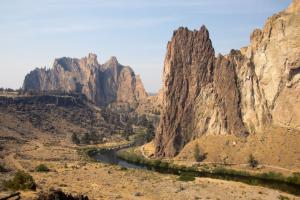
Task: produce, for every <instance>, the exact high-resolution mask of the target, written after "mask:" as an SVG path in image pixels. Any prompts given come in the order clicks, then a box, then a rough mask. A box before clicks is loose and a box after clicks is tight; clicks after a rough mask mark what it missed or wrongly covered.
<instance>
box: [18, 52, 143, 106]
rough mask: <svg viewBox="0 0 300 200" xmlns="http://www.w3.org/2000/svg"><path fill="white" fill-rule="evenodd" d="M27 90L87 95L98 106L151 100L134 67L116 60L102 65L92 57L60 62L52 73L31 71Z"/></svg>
mask: <svg viewBox="0 0 300 200" xmlns="http://www.w3.org/2000/svg"><path fill="white" fill-rule="evenodd" d="M23 89H24V90H25V91H31V90H32V91H65V92H78V93H83V94H85V95H86V97H87V98H88V99H89V100H91V101H93V102H94V103H95V104H96V105H98V106H105V105H108V104H110V103H112V102H125V103H129V104H136V103H137V102H139V101H140V100H141V99H143V98H146V97H147V96H148V95H147V93H146V91H145V89H144V86H143V84H142V81H141V80H140V78H139V77H137V76H136V75H135V73H134V71H133V70H132V69H131V68H130V67H128V66H123V65H121V64H119V63H118V60H117V59H116V57H112V58H110V60H109V61H107V62H106V63H104V64H103V65H101V64H99V63H98V61H97V56H96V55H95V54H92V53H90V54H89V55H88V56H87V57H84V58H81V59H77V58H66V57H63V58H58V59H55V61H54V64H53V67H52V68H51V69H47V70H46V69H44V68H42V69H35V70H33V71H31V72H30V73H29V74H27V75H26V77H25V80H24V83H23Z"/></svg>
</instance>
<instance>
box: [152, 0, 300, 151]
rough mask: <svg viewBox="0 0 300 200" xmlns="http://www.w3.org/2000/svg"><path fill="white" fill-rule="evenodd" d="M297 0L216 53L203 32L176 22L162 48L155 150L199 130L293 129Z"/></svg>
mask: <svg viewBox="0 0 300 200" xmlns="http://www.w3.org/2000/svg"><path fill="white" fill-rule="evenodd" d="M299 58H300V1H299V0H294V2H293V3H292V4H291V5H290V6H289V8H287V9H286V10H285V11H282V12H280V13H279V14H275V15H274V16H272V17H270V18H269V19H268V21H267V23H266V24H265V26H264V28H263V29H262V30H259V29H257V30H255V31H254V32H253V33H252V35H251V44H250V45H249V46H248V47H245V48H242V49H241V50H232V51H231V52H230V54H229V55H226V56H222V55H218V56H217V57H215V52H214V49H213V47H212V43H211V40H210V38H209V33H208V30H207V29H206V28H205V27H204V26H202V27H201V29H200V30H199V31H196V30H195V31H190V30H188V29H187V28H179V29H178V30H177V31H175V32H174V34H173V37H172V39H171V41H170V42H169V43H168V46H167V54H166V57H165V63H164V83H163V103H162V106H163V109H162V115H161V120H160V125H159V127H158V129H157V133H156V138H155V143H156V155H157V156H166V157H172V156H174V155H176V154H177V153H178V152H179V151H180V150H181V149H182V148H183V146H184V145H185V144H186V143H188V142H189V141H191V140H192V139H195V138H197V137H199V136H203V135H208V134H215V135H219V134H222V135H226V134H235V135H238V136H247V135H248V134H253V133H255V132H257V131H261V130H262V129H263V128H264V127H265V126H268V125H272V126H281V127H282V126H285V127H289V128H296V129H300V112H299V109H297V108H299V107H300V97H299V95H298V94H299V93H300V73H299V72H300V59H299Z"/></svg>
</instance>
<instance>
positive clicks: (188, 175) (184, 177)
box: [177, 172, 195, 181]
mask: <svg viewBox="0 0 300 200" xmlns="http://www.w3.org/2000/svg"><path fill="white" fill-rule="evenodd" d="M177 180H179V181H194V180H195V174H194V173H192V172H183V173H181V174H180V176H179V177H178V179H177Z"/></svg>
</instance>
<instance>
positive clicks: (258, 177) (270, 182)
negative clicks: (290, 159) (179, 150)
mask: <svg viewBox="0 0 300 200" xmlns="http://www.w3.org/2000/svg"><path fill="white" fill-rule="evenodd" d="M137 152H138V151H136V149H135V148H129V149H124V150H120V151H119V152H118V153H117V155H118V157H119V158H121V159H123V160H125V161H127V162H129V163H134V164H136V165H140V166H144V167H147V168H148V169H150V170H154V171H158V172H161V173H171V174H176V175H182V174H186V173H189V176H195V177H197V176H199V177H209V178H215V179H223V180H233V181H238V182H243V183H246V184H250V185H259V186H264V187H269V188H272V189H278V190H281V191H285V192H289V193H291V194H295V195H298V196H300V173H293V174H292V175H291V176H284V175H283V174H281V173H276V172H272V171H270V172H265V173H250V172H248V171H241V170H235V169H231V168H227V167H224V166H222V165H215V166H214V167H212V166H208V165H199V166H197V165H195V166H190V167H187V166H184V165H178V164H174V163H172V162H168V161H164V160H155V159H148V158H145V157H144V156H143V155H142V153H137ZM191 180H192V179H191Z"/></svg>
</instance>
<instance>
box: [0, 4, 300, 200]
mask: <svg viewBox="0 0 300 200" xmlns="http://www.w3.org/2000/svg"><path fill="white" fill-rule="evenodd" d="M170 35H171V34H170ZM250 40H251V42H250V44H249V45H248V46H246V47H242V48H241V49H239V50H234V49H232V50H231V51H230V53H229V54H227V55H221V54H218V55H216V53H215V49H214V47H213V41H212V40H211V37H210V34H209V30H208V29H207V27H206V26H205V25H202V26H201V27H200V28H199V30H189V29H188V28H185V27H179V28H178V29H177V30H175V31H174V32H173V35H171V39H170V41H169V42H168V44H167V49H166V55H165V61H164V68H163V85H162V88H161V89H160V90H159V92H158V93H157V94H148V93H147V92H146V91H145V89H144V85H143V82H142V80H141V78H140V77H139V75H136V74H135V72H134V71H133V69H132V68H131V67H129V66H126V65H122V64H120V63H119V62H118V60H117V58H116V57H111V58H110V59H109V60H108V61H107V62H105V63H103V64H100V63H99V61H98V59H97V55H95V54H93V53H89V54H88V55H87V56H86V57H83V58H69V57H62V58H57V59H55V60H54V64H53V66H52V68H50V69H46V68H36V69H34V70H32V71H30V72H29V73H28V74H27V75H26V76H25V78H24V82H23V86H22V89H20V90H16V91H14V90H12V89H6V90H5V89H3V88H2V89H1V90H0V199H2V198H4V199H9V198H10V195H11V194H10V192H9V193H8V192H7V191H11V192H15V191H16V190H19V191H21V193H13V195H15V196H17V197H16V199H18V196H19V198H21V199H49V200H52V199H55V200H56V199H58V200H61V199H62V200H63V199H65V198H66V196H68V195H69V194H70V195H69V197H70V199H74V198H73V197H75V199H83V198H84V199H89V198H90V199H129V200H132V199H151V200H156V199H167V200H174V199H249V200H253V199H272V200H273V199H298V198H299V195H300V192H299V191H300V190H299V187H300V146H299V141H300V110H299V108H300V0H294V1H293V3H292V4H291V5H290V6H289V7H288V8H286V9H285V10H283V11H281V12H279V13H277V14H274V15H273V16H271V17H269V18H268V19H267V21H266V23H265V25H264V27H263V28H262V29H255V30H254V31H253V32H252V34H251V35H250ZM157 76H160V74H157ZM150 170H152V171H150ZM19 179H21V180H19ZM25 179H26V181H28V179H29V181H30V184H28V183H27V182H26V181H24V180H25ZM220 179H223V180H220ZM245 183H246V184H245ZM247 184H250V185H247ZM24 189H26V190H24ZM3 194H4V195H3ZM58 194H60V197H59V195H58ZM55 195H58V196H55ZM297 195H298V196H297Z"/></svg>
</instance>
